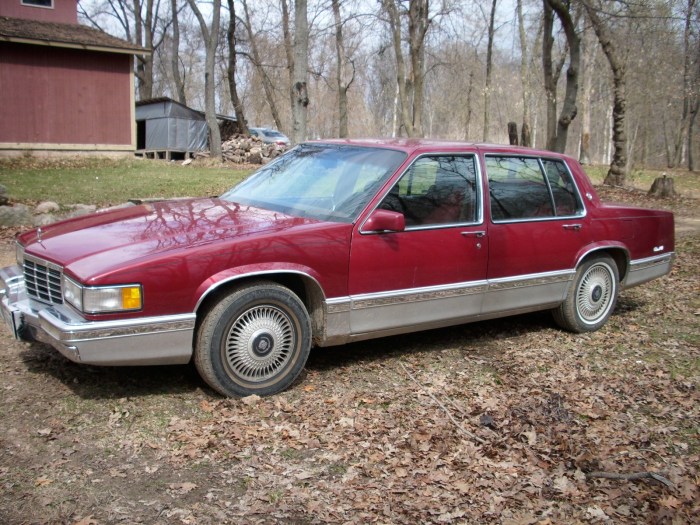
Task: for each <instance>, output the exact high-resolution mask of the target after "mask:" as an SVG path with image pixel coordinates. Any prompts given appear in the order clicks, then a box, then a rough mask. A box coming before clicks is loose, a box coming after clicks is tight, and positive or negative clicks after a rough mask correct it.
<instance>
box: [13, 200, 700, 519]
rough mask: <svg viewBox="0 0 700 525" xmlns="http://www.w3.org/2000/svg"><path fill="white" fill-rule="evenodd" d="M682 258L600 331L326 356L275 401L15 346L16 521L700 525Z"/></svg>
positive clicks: (529, 319) (540, 332)
mask: <svg viewBox="0 0 700 525" xmlns="http://www.w3.org/2000/svg"><path fill="white" fill-rule="evenodd" d="M622 197H623V198H624V195H622ZM635 198H637V197H635ZM5 245H6V250H7V251H8V253H11V250H12V248H11V244H10V243H9V242H7V243H6V244H5ZM677 251H678V258H677V261H676V266H675V268H674V270H673V273H672V274H671V275H670V276H668V277H666V278H663V279H660V280H657V281H654V282H651V283H648V284H646V285H644V286H641V287H638V288H635V289H631V290H628V291H626V292H624V293H623V294H622V295H621V297H620V300H619V302H618V306H617V308H616V311H615V314H614V315H613V317H612V318H611V320H610V322H609V324H608V325H606V327H604V328H603V329H602V330H600V331H598V332H595V333H593V334H587V335H573V334H568V333H565V332H562V331H560V330H558V329H556V328H555V327H554V325H553V323H552V321H551V320H550V318H549V316H548V314H546V313H540V314H533V315H527V316H519V317H512V318H507V319H502V320H497V321H490V322H483V323H476V324H471V325H463V326H458V327H454V328H449V329H444V330H437V331H432V332H426V333H421V334H413V335H406V336H401V337H393V338H385V339H380V340H375V341H371V342H366V343H359V344H354V345H348V346H345V347H339V348H330V349H317V350H314V351H313V352H312V355H311V358H310V361H309V363H308V366H307V368H306V372H305V374H304V376H303V377H302V379H301V381H300V382H298V383H297V384H295V385H294V386H293V387H292V388H291V389H290V390H288V391H287V392H285V393H283V394H281V395H278V396H275V397H271V398H265V399H260V398H257V397H250V398H245V399H240V400H227V399H221V398H219V397H217V396H215V395H213V394H212V393H211V392H210V391H209V390H208V389H206V387H205V386H204V385H203V384H202V383H201V381H200V380H199V379H198V378H197V377H196V375H195V373H194V372H193V371H192V370H191V369H190V368H188V367H155V368H140V369H125V368H95V367H86V366H78V365H75V364H72V363H69V362H67V361H66V360H64V359H63V358H61V357H60V356H58V355H57V354H56V353H55V352H53V351H51V350H49V349H47V348H46V347H43V346H41V345H38V344H32V345H28V344H22V343H17V342H14V341H12V340H11V339H10V338H9V337H8V336H7V335H6V334H3V335H2V342H3V344H2V347H0V373H1V374H2V377H3V383H2V387H1V388H0V414H1V415H2V420H3V425H2V428H1V429H0V449H1V453H0V484H1V487H2V489H1V490H0V522H2V523H17V524H19V523H67V524H81V525H82V524H91V525H97V524H105V523H158V524H161V523H162V524H166V523H168V524H169V523H184V524H209V523H211V524H214V523H216V524H219V523H308V524H313V523H435V524H439V523H508V524H536V523H540V524H547V523H674V524H675V523H697V522H698V521H700V439H699V432H700V408H699V407H700V403H699V402H700V390H699V387H700V323H699V322H698V321H700V296H699V294H698V292H699V291H700V285H699V283H700V278H699V273H700V235H698V234H697V233H695V234H688V235H683V236H681V237H680V238H679V241H678V246H677Z"/></svg>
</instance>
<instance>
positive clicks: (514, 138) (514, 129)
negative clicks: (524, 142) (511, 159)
mask: <svg viewBox="0 0 700 525" xmlns="http://www.w3.org/2000/svg"><path fill="white" fill-rule="evenodd" d="M508 141H509V142H510V145H511V146H517V145H518V125H517V124H516V123H515V122H509V123H508Z"/></svg>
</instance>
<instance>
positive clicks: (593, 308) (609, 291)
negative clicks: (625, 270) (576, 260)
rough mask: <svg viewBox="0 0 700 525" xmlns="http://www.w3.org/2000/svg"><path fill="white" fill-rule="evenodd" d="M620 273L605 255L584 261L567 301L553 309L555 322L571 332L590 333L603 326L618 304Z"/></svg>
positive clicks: (613, 262)
mask: <svg viewBox="0 0 700 525" xmlns="http://www.w3.org/2000/svg"><path fill="white" fill-rule="evenodd" d="M619 282H620V278H619V273H618V270H617V265H616V264H615V261H613V259H612V258H611V257H609V256H607V255H596V256H594V257H591V258H590V259H587V260H585V261H584V262H583V263H581V265H580V266H579V268H578V269H577V270H576V276H575V278H574V280H573V282H572V283H571V286H570V287H569V291H568V293H567V296H566V300H565V301H564V302H563V303H562V304H561V306H559V308H556V309H555V310H553V312H552V313H553V315H554V320H555V321H556V322H557V324H558V325H559V326H561V327H562V328H564V329H565V330H569V331H571V332H576V333H581V332H593V331H595V330H598V328H600V327H601V326H603V325H604V324H605V323H606V321H607V320H608V318H609V317H610V314H611V313H612V311H613V309H614V308H615V303H616V302H617V294H618V288H619Z"/></svg>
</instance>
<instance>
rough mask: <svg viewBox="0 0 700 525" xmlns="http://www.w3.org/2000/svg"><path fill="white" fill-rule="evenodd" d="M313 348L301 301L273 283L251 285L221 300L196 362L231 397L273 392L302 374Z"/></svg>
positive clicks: (208, 320)
mask: <svg viewBox="0 0 700 525" xmlns="http://www.w3.org/2000/svg"><path fill="white" fill-rule="evenodd" d="M310 349H311V323H310V321H309V315H308V313H307V311H306V308H305V307H304V304H303V303H302V302H301V300H300V299H299V298H298V297H297V296H296V295H295V294H294V293H293V292H291V291H290V290H289V289H287V288H285V287H283V286H280V285H278V284H275V283H272V282H262V283H256V284H252V285H246V286H244V287H242V288H240V289H238V290H236V291H234V292H233V293H232V294H231V295H228V296H226V297H225V298H224V299H222V300H221V301H220V302H219V303H218V304H216V305H215V306H214V307H213V308H212V309H211V310H210V311H209V312H208V313H207V314H206V316H205V317H204V319H203V320H202V323H201V325H200V327H199V331H198V333H197V342H196V346H195V357H194V362H195V365H196V367H197V370H198V371H199V374H200V375H201V376H202V378H203V379H204V380H205V381H206V382H207V384H209V386H211V387H212V388H213V389H214V390H216V391H217V392H219V393H221V394H223V395H225V396H233V397H244V396H249V395H253V394H257V395H260V396H265V395H272V394H276V393H278V392H281V391H283V390H284V389H286V388H287V387H288V386H289V385H291V384H292V382H294V380H295V379H296V378H297V377H298V376H299V374H300V373H301V371H302V369H303V368H304V364H305V363H306V360H307V358H308V356H309V351H310Z"/></svg>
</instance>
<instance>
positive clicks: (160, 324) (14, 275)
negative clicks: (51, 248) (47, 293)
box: [0, 266, 195, 366]
mask: <svg viewBox="0 0 700 525" xmlns="http://www.w3.org/2000/svg"><path fill="white" fill-rule="evenodd" d="M0 297H2V300H1V301H0V311H1V312H2V317H3V319H4V321H5V324H6V325H7V326H8V327H9V329H10V330H11V331H12V333H13V334H14V336H15V337H16V338H17V339H22V340H25V341H40V342H43V343H46V344H49V345H51V346H53V347H54V348H55V349H56V350H58V351H59V352H60V353H61V354H63V355H64V356H65V357H67V358H68V359H70V360H71V361H75V362H78V363H86V364H93V365H114V366H126V365H158V364H183V363H187V362H189V361H190V358H191V357H192V341H193V336H194V326H195V314H193V313H192V314H181V315H168V316H159V317H141V318H136V319H126V320H115V321H87V320H85V319H84V318H82V317H80V316H79V315H78V314H77V313H76V312H75V311H73V310H72V309H70V308H68V307H67V306H62V305H48V304H43V303H40V302H38V301H35V300H33V299H31V298H29V297H28V296H27V294H26V290H25V287H24V277H23V275H22V269H21V268H20V267H19V266H8V267H6V268H2V269H0Z"/></svg>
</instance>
